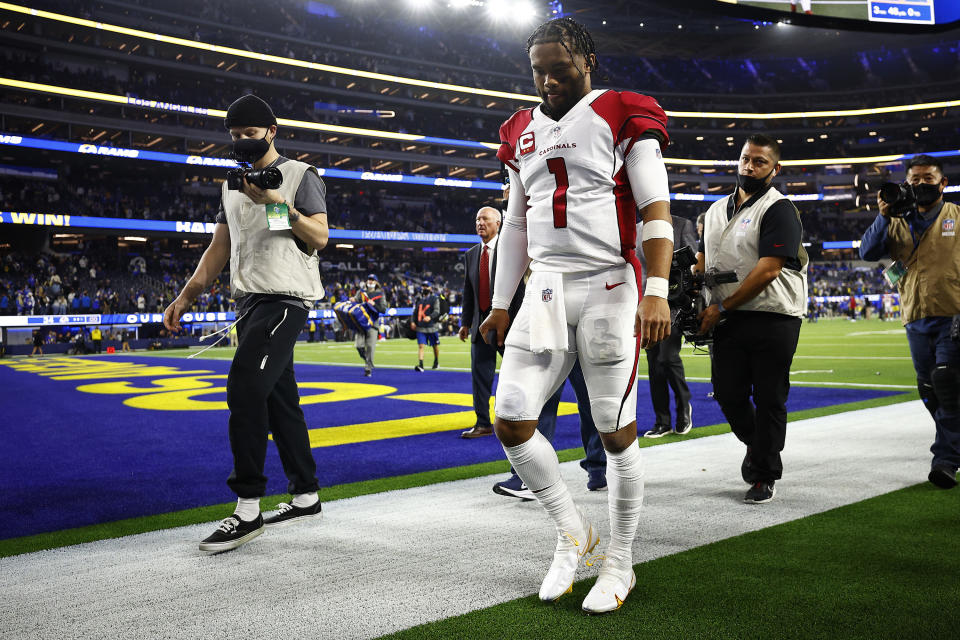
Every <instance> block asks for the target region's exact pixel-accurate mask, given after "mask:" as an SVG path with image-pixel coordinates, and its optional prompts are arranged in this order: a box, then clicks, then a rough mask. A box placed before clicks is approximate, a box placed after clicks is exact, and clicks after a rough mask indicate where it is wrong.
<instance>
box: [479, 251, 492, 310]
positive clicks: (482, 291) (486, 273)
mask: <svg viewBox="0 0 960 640" xmlns="http://www.w3.org/2000/svg"><path fill="white" fill-rule="evenodd" d="M478 289H479V290H478V291H477V298H478V300H479V302H480V311H486V310H487V309H489V308H490V252H489V247H487V245H483V251H482V252H481V253H480V285H479V288H478Z"/></svg>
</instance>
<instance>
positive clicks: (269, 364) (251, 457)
mask: <svg viewBox="0 0 960 640" xmlns="http://www.w3.org/2000/svg"><path fill="white" fill-rule="evenodd" d="M306 319H307V310H306V309H304V308H302V307H297V306H294V305H292V304H289V303H286V302H280V301H264V302H261V303H259V304H257V305H256V306H255V307H253V309H251V310H250V311H249V312H248V313H247V315H246V316H245V317H244V318H243V319H242V320H241V321H240V322H239V323H238V324H237V336H238V338H239V345H238V347H237V352H236V355H234V357H233V363H232V364H231V365H230V375H229V376H228V377H227V404H228V405H229V407H230V449H231V451H232V452H233V472H232V473H231V474H230V477H229V479H228V480H227V484H228V485H229V486H230V488H231V489H233V491H234V493H236V494H237V495H238V496H239V497H241V498H259V497H260V496H262V495H264V493H265V492H266V488H267V477H266V476H265V475H263V464H264V460H265V458H266V455H267V434H268V432H269V433H272V434H273V439H274V442H275V443H276V445H277V451H278V452H279V453H280V462H281V463H282V464H283V470H284V473H285V474H286V476H287V480H288V491H289V492H290V493H294V494H297V493H309V492H312V491H316V490H317V488H318V483H317V478H316V474H317V464H316V462H315V461H314V459H313V453H312V451H311V450H310V439H309V436H308V434H307V424H306V422H305V421H304V419H303V411H302V410H301V409H300V394H299V392H298V390H297V380H296V378H295V377H294V375H293V347H294V345H295V344H296V342H297V336H298V335H300V330H301V329H302V328H303V325H304V323H305V322H306Z"/></svg>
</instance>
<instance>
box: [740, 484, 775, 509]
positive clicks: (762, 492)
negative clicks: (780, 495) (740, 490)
mask: <svg viewBox="0 0 960 640" xmlns="http://www.w3.org/2000/svg"><path fill="white" fill-rule="evenodd" d="M775 495H777V489H776V487H774V486H773V480H770V481H769V482H764V481H762V480H761V481H760V482H754V483H753V486H752V487H750V488H749V489H748V490H747V495H745V496H744V497H743V501H744V502H746V503H747V504H763V503H764V502H770V501H771V500H773V496H775Z"/></svg>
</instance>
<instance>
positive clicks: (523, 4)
mask: <svg viewBox="0 0 960 640" xmlns="http://www.w3.org/2000/svg"><path fill="white" fill-rule="evenodd" d="M513 17H514V18H515V19H516V20H517V22H519V23H521V24H528V23H530V22H533V20H534V19H535V18H536V17H537V10H536V8H535V7H534V6H533V4H532V3H530V2H528V1H526V0H521V1H520V2H518V3H516V4H515V5H514V8H513ZM604 24H606V21H604Z"/></svg>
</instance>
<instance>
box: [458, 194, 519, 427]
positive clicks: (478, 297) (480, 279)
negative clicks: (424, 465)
mask: <svg viewBox="0 0 960 640" xmlns="http://www.w3.org/2000/svg"><path fill="white" fill-rule="evenodd" d="M500 220H501V216H500V212H499V211H497V210H496V209H494V208H493V207H481V208H480V210H479V211H477V220H476V223H477V235H478V236H480V243H479V244H476V245H474V246H473V247H470V250H469V251H467V254H466V256H465V257H464V260H465V262H466V273H465V275H464V278H463V297H462V300H463V312H462V313H461V314H460V333H459V335H460V340H462V341H465V340H466V339H467V337H468V336H469V337H470V373H471V374H472V377H473V409H474V411H475V412H476V414H477V423H476V424H475V425H474V426H473V427H471V428H470V429H467V430H466V431H464V432H463V433H461V434H460V437H461V438H480V437H482V436H489V435H492V434H493V425H492V423H491V422H490V394H491V392H492V391H493V374H494V371H495V369H496V366H497V347H496V346H495V345H490V344H487V343H486V342H485V341H484V340H483V338H482V337H481V336H480V335H479V333H478V331H477V330H478V329H479V328H480V323H481V322H483V321H484V320H485V319H486V317H487V314H488V313H489V312H490V300H491V296H492V295H493V281H494V276H495V274H496V273H497V239H498V235H497V234H498V233H499V232H500ZM523 292H524V287H523V283H522V282H521V283H520V286H519V287H517V293H516V294H515V295H514V296H513V300H512V301H511V302H510V308H509V310H508V312H509V314H510V319H511V320H513V318H514V317H516V315H517V312H518V311H519V310H520V304H521V303H522V302H523Z"/></svg>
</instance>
